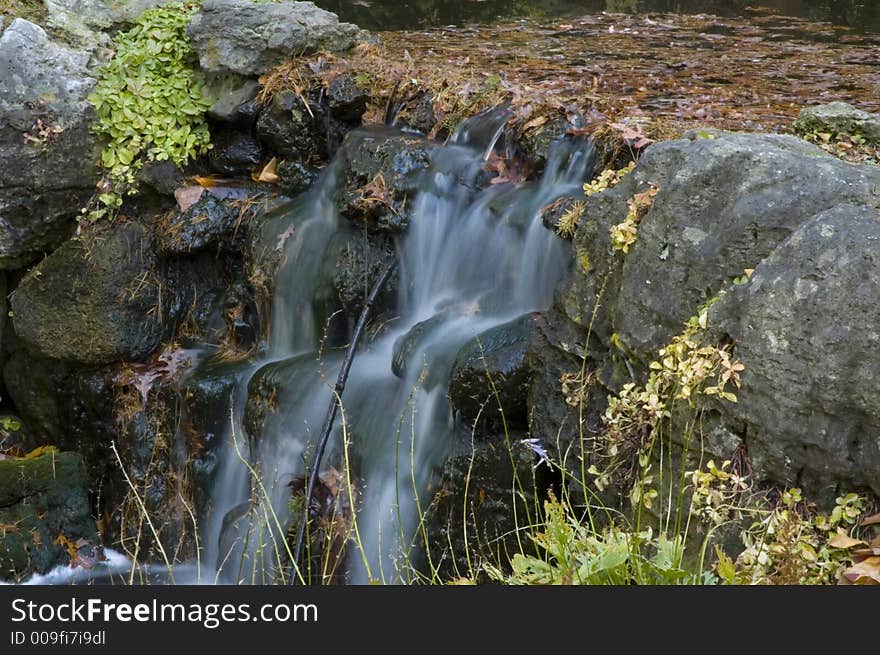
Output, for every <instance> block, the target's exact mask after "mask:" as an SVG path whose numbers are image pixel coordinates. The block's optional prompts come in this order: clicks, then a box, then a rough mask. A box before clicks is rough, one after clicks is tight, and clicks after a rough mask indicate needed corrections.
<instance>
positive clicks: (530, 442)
mask: <svg viewBox="0 0 880 655" xmlns="http://www.w3.org/2000/svg"><path fill="white" fill-rule="evenodd" d="M520 442H521V443H524V444H525V445H526V446H528V447H529V448H531V449H532V452H534V453H535V454H536V455H537V456H538V458H539V460H538V466H540V465H541V462H544V463H546V464H547V466H550V459H549V458H548V456H547V451H546V450H544V447H543V446H542V445H541V441H540V440H539V439H520Z"/></svg>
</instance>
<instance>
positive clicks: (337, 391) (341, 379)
mask: <svg viewBox="0 0 880 655" xmlns="http://www.w3.org/2000/svg"><path fill="white" fill-rule="evenodd" d="M396 267H397V262H396V261H394V262H391V264H390V265H389V266H388V268H386V269H385V271H384V272H383V273H382V275H380V276H379V279H378V280H376V283H375V284H374V285H373V289H372V290H371V291H370V295H369V296H368V297H367V301H366V302H365V303H364V308H363V309H362V310H361V315H360V318H358V322H357V326H355V328H354V334H353V335H352V337H351V343H350V344H348V350H347V351H346V353H345V359H344V360H342V368H340V369H339V376H338V377H337V378H336V386H335V387H333V395H332V396H331V397H330V405H329V406H328V407H327V416H326V417H325V419H324V427H323V428H322V430H321V440H320V441H319V442H318V450H317V451H316V452H315V459H314V461H313V462H312V467H311V471H310V472H309V484H308V488H307V489H306V496H305V498H306V502H305V509H304V510H303V518H302V521H300V523H299V529H298V530H297V534H296V548H294V551H293V566H294V567H295V568H296V569H297V570H299V560H300V555H301V554H302V547H303V541H304V539H305V535H306V524H307V523H308V522H309V509H310V507H311V504H312V494H313V493H314V491H315V480H316V479H317V478H318V473H319V472H320V470H321V460H322V459H323V458H324V450H325V449H326V447H327V441H329V439H330V432H331V431H332V430H333V421H334V420H335V419H336V412H337V410H338V409H339V400H340V399H341V398H342V392H343V391H344V390H345V383H346V381H347V380H348V373H349V371H350V370H351V363H352V361H354V354H355V352H356V351H357V346H358V342H359V341H360V339H361V334H362V333H363V331H364V328H365V327H366V325H367V318H368V317H369V315H370V309H371V308H372V307H373V303H375V302H376V298H378V296H379V292H380V291H381V290H382V287H384V286H385V282H386V281H387V280H388V278H389V277H391V273H392V272H394V269H395V268H396ZM295 579H296V578H295V577H294V576H291V577H290V581H291V583H293V582H294V581H295Z"/></svg>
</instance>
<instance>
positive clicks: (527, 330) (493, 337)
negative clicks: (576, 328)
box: [449, 314, 535, 426]
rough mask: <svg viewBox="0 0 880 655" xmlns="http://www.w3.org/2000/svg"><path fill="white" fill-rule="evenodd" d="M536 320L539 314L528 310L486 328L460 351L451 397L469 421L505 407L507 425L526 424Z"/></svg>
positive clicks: (451, 379)
mask: <svg viewBox="0 0 880 655" xmlns="http://www.w3.org/2000/svg"><path fill="white" fill-rule="evenodd" d="M534 323H535V317H534V316H533V315H531V314H527V315H525V316H522V317H520V318H517V319H514V320H512V321H509V322H507V323H503V324H501V325H498V326H496V327H493V328H491V329H489V330H486V331H485V332H483V333H481V334H479V335H478V336H476V337H474V338H473V339H471V340H470V341H468V342H467V343H466V344H465V345H464V346H462V348H461V350H459V351H458V354H457V355H456V356H455V363H454V364H453V366H452V373H451V374H450V376H449V400H450V402H451V403H452V407H453V408H454V409H455V410H456V411H457V412H459V413H460V414H461V416H462V417H463V418H464V419H465V420H466V421H470V422H473V420H474V419H476V418H477V417H478V416H479V417H480V418H488V419H497V418H500V416H501V412H502V411H503V413H504V419H505V421H506V423H507V425H509V426H524V425H525V423H526V420H527V414H526V402H525V401H526V395H527V393H528V384H529V370H528V362H527V359H526V352H527V351H528V348H529V342H530V341H531V338H532V330H533V326H534ZM499 405H500V407H499Z"/></svg>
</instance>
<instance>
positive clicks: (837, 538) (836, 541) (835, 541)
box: [828, 532, 868, 550]
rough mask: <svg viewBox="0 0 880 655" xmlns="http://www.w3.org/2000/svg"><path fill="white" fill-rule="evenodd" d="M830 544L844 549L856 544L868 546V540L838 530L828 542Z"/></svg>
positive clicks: (832, 546)
mask: <svg viewBox="0 0 880 655" xmlns="http://www.w3.org/2000/svg"><path fill="white" fill-rule="evenodd" d="M828 545H829V546H830V547H831V548H842V549H844V550H847V549H849V548H853V547H854V546H867V545H868V542H866V541H862V540H861V539H853V538H852V537H850V536H849V535H848V534H845V533H843V532H838V533H837V534H836V535H834V536H833V537H832V538H831V540H830V541H829V542H828Z"/></svg>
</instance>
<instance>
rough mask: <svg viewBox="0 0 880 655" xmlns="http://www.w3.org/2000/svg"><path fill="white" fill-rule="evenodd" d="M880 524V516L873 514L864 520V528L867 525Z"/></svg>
mask: <svg viewBox="0 0 880 655" xmlns="http://www.w3.org/2000/svg"><path fill="white" fill-rule="evenodd" d="M876 524H880V514H872V515H871V516H866V517H865V518H863V519H862V523H861V525H862V527H864V526H866V525H876Z"/></svg>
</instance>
